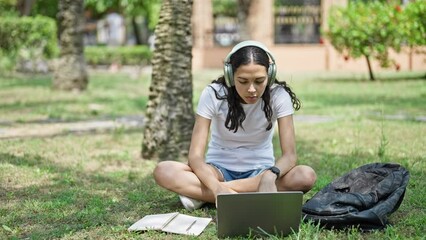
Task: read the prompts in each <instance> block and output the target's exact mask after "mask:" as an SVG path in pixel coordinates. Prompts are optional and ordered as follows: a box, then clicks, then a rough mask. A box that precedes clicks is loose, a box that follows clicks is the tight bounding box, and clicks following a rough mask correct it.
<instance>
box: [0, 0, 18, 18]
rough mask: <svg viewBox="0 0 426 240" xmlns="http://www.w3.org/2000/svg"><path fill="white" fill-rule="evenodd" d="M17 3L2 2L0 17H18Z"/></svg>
mask: <svg viewBox="0 0 426 240" xmlns="http://www.w3.org/2000/svg"><path fill="white" fill-rule="evenodd" d="M16 3H17V0H0V16H2V17H6V16H17V15H18V12H17V11H16Z"/></svg>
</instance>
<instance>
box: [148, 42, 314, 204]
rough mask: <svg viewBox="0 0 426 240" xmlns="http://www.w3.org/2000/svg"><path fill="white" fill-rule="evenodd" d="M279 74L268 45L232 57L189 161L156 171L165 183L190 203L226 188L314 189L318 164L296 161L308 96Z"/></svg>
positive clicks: (200, 113) (197, 129) (248, 46)
mask: <svg viewBox="0 0 426 240" xmlns="http://www.w3.org/2000/svg"><path fill="white" fill-rule="evenodd" d="M275 75H276V65H275V62H274V58H273V56H272V54H271V53H270V52H269V51H268V49H267V48H266V47H265V46H263V45H262V44H261V43H259V42H255V41H244V42H241V43H239V44H237V45H236V46H235V47H234V48H233V49H232V51H231V52H230V53H229V54H228V56H227V57H226V58H225V63H224V76H222V77H220V78H218V79H217V80H215V81H213V82H212V83H211V84H210V85H208V86H207V87H206V88H205V89H204V91H203V92H202V94H201V96H200V100H199V104H198V108H197V116H196V121H195V125H194V129H193V133H192V140H191V146H190V149H189V157H188V160H189V161H188V164H184V163H181V162H177V161H163V162H160V163H158V165H157V166H156V168H155V170H154V178H155V180H156V182H157V184H159V185H160V186H162V187H164V188H166V189H169V190H171V191H173V192H176V193H178V194H179V197H180V199H181V202H182V204H183V206H184V207H185V208H186V209H188V210H194V209H197V208H200V207H201V206H202V205H203V204H204V203H205V202H211V203H214V202H215V200H216V196H217V195H218V194H220V193H238V192H256V191H259V192H276V191H288V190H299V191H304V192H307V191H309V190H310V189H311V188H312V186H313V184H314V183H315V180H316V174H315V172H314V170H313V169H312V168H311V167H308V166H302V165H296V160H297V155H296V144H295V133H294V126H293V113H294V109H296V110H298V109H299V108H300V101H299V99H298V98H297V97H296V94H295V93H294V92H293V91H292V90H291V89H290V87H289V86H288V85H287V84H286V83H285V82H279V81H278V80H277V79H276V78H275ZM275 122H278V129H279V131H278V132H279V139H280V146H281V151H282V155H281V157H280V158H278V159H277V160H275V158H274V150H273V144H272V137H273V134H274V127H275ZM209 133H210V138H209ZM207 142H208V150H207V153H206V152H205V150H206V147H207Z"/></svg>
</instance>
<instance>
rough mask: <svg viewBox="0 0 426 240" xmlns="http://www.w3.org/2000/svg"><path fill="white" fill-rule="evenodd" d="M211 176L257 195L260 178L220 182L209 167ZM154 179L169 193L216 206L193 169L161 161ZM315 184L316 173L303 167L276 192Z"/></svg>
mask: <svg viewBox="0 0 426 240" xmlns="http://www.w3.org/2000/svg"><path fill="white" fill-rule="evenodd" d="M210 168H211V173H212V175H214V176H215V177H216V178H217V179H218V180H219V181H220V182H221V183H222V184H224V185H225V186H226V187H228V188H230V189H232V190H234V191H235V192H256V191H257V187H258V185H259V181H260V179H261V177H262V174H260V175H258V176H256V177H252V178H246V179H240V180H234V181H229V182H223V177H222V175H221V173H220V172H219V171H218V170H217V169H216V168H215V167H213V166H210ZM154 179H155V181H156V182H157V184H158V185H160V186H161V187H163V188H166V189H168V190H170V191H173V192H175V193H178V194H180V195H184V196H187V197H190V198H194V199H198V200H202V201H204V202H211V203H214V202H215V196H214V194H213V192H212V191H210V189H208V188H207V187H206V186H205V185H204V184H202V183H201V181H200V180H199V179H198V177H197V176H196V175H195V174H194V172H193V171H192V169H191V168H190V167H189V166H188V165H187V164H184V163H181V162H176V161H163V162H160V163H158V164H157V166H156V168H155V169H154ZM315 180H316V174H315V171H314V170H313V169H312V168H311V167H309V166H304V165H298V166H295V167H294V168H292V169H291V170H290V171H289V172H288V173H287V174H286V175H285V176H283V177H281V179H279V181H277V188H278V191H292V190H293V191H303V192H307V191H309V190H310V189H311V188H312V186H313V185H314V183H315Z"/></svg>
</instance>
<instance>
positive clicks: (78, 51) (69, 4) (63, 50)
mask: <svg viewBox="0 0 426 240" xmlns="http://www.w3.org/2000/svg"><path fill="white" fill-rule="evenodd" d="M83 10H84V0H60V1H59V13H58V22H59V45H60V58H59V60H58V61H57V63H56V64H55V65H56V66H55V70H54V76H53V88H54V89H60V90H67V91H70V90H78V91H81V90H84V89H86V88H87V84H88V76H87V72H86V63H85V60H84V46H83V30H84V18H83Z"/></svg>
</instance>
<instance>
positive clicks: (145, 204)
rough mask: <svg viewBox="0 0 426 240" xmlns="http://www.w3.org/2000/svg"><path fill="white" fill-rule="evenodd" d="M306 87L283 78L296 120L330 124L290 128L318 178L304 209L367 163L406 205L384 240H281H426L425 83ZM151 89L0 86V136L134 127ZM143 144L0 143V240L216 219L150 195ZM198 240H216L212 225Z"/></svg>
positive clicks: (354, 81)
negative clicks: (148, 220)
mask: <svg viewBox="0 0 426 240" xmlns="http://www.w3.org/2000/svg"><path fill="white" fill-rule="evenodd" d="M219 74H220V71H215V70H211V71H204V72H203V73H200V72H195V73H194V103H195V104H196V103H197V99H198V97H199V94H200V91H201V89H202V88H203V87H204V86H205V85H206V83H208V82H209V81H210V80H212V79H213V78H214V77H216V76H218V75H219ZM422 74H423V76H424V73H422ZM306 76H307V75H297V76H296V75H294V76H291V75H281V76H280V77H281V78H285V79H288V82H289V83H290V85H291V86H292V88H293V90H294V91H295V92H296V93H297V94H298V96H299V97H300V99H301V100H302V102H303V108H302V110H301V111H299V112H297V113H296V115H297V116H296V117H299V116H312V115H313V116H325V117H327V118H328V120H329V121H318V122H317V121H303V120H300V121H297V119H298V118H296V122H295V126H296V136H297V148H298V149H297V150H298V156H299V163H300V164H307V165H310V166H312V167H313V168H314V169H315V170H316V171H317V174H318V181H317V183H316V185H315V187H314V189H313V190H312V191H311V192H309V193H307V194H306V195H305V196H304V198H305V200H307V199H309V198H310V197H312V196H313V194H314V193H316V192H317V191H319V190H320V189H321V188H322V187H324V186H325V185H326V184H327V183H329V182H330V181H332V180H333V179H334V178H336V177H339V176H341V175H343V174H344V173H346V172H348V171H350V170H351V169H354V168H356V167H359V166H361V165H363V164H366V163H372V162H394V163H399V164H402V165H403V166H404V167H406V168H407V169H408V170H409V171H410V182H409V185H408V187H407V191H406V195H405V198H404V201H403V202H402V205H401V206H400V208H399V209H398V210H397V211H396V212H395V213H394V214H392V215H391V216H390V217H389V220H390V222H391V224H392V225H391V226H389V227H388V228H386V229H385V230H383V231H377V232H372V233H361V232H359V231H357V230H356V229H351V230H348V231H331V230H325V229H320V228H318V227H317V226H314V225H311V224H302V225H301V229H300V232H299V233H298V234H294V235H290V236H289V237H288V239H424V234H425V233H426V228H425V226H426V209H425V206H426V182H425V180H424V179H425V173H426V145H425V136H426V122H422V121H417V120H416V119H417V118H419V117H424V116H426V107H425V106H426V81H425V79H408V77H407V79H404V80H395V79H390V80H389V79H388V77H383V78H382V80H380V81H377V82H369V81H364V80H360V79H359V78H358V77H357V76H333V75H330V74H322V75H320V74H318V75H313V76H310V77H306ZM149 77H150V76H149V74H148V73H145V74H143V75H142V76H141V77H136V78H135V77H131V76H129V75H126V74H94V75H92V76H91V79H90V80H91V81H90V85H89V89H88V90H87V91H86V92H83V93H64V92H54V91H52V90H51V89H50V78H49V76H32V77H7V78H6V77H0V99H1V101H0V132H1V130H2V128H9V127H14V126H29V127H31V124H34V122H39V121H44V120H47V119H56V120H61V121H72V120H85V119H94V118H105V117H117V116H123V115H142V114H143V113H144V110H145V107H146V103H147V99H148V88H149ZM389 78H390V77H389ZM395 116H399V117H397V118H395ZM299 119H303V118H299ZM40 131H42V129H40ZM142 137H143V136H142V131H141V130H134V131H120V130H117V131H113V132H108V133H105V132H104V133H99V134H80V135H62V136H57V137H52V138H46V137H45V138H24V139H8V140H0V203H1V204H0V239H21V238H25V239H27V238H28V239H59V238H60V239H193V237H188V236H181V235H170V234H165V233H161V232H156V231H150V232H146V233H144V234H142V235H141V234H135V233H128V232H127V228H128V227H129V226H130V225H131V224H132V223H133V222H135V221H136V220H138V219H139V218H141V217H143V216H144V215H147V214H156V213H167V212H173V211H179V212H181V213H186V214H191V215H194V216H203V217H206V216H210V217H212V218H215V213H216V211H215V209H214V208H203V209H200V210H196V211H194V212H191V213H189V212H187V211H186V210H185V209H183V208H182V207H181V205H180V203H179V200H178V197H177V196H176V194H173V193H170V192H168V191H165V190H163V189H161V188H159V187H157V186H156V185H155V182H154V180H153V178H152V175H151V173H152V170H153V168H154V167H155V162H154V161H150V160H143V159H141V158H140V151H141V141H142ZM274 141H275V142H274V143H275V144H277V143H278V141H277V139H274ZM277 154H279V152H278V151H277ZM199 238H200V239H216V225H215V223H214V222H213V223H211V224H210V225H209V226H208V227H207V229H206V230H205V231H204V232H203V233H202V235H200V237H199ZM194 239H195V238H194Z"/></svg>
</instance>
